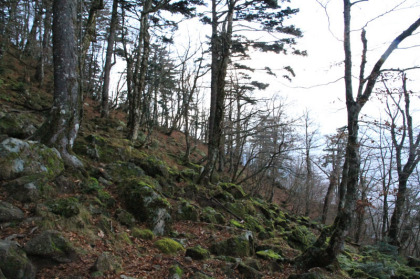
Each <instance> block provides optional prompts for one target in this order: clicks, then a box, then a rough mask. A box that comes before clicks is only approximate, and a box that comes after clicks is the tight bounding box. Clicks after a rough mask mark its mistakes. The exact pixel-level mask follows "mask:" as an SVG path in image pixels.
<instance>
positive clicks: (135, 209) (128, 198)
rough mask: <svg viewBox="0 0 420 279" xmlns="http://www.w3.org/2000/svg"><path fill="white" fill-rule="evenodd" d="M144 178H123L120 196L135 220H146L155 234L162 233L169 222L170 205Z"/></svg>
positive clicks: (166, 229)
mask: <svg viewBox="0 0 420 279" xmlns="http://www.w3.org/2000/svg"><path fill="white" fill-rule="evenodd" d="M146 178H147V177H139V178H131V179H127V180H125V181H124V182H123V183H121V186H120V189H121V191H120V196H121V198H122V199H123V201H124V203H125V205H126V208H127V209H128V210H129V211H130V213H131V214H133V215H134V217H135V218H136V219H137V220H139V221H140V222H147V223H148V224H149V225H150V226H151V227H152V228H153V229H152V230H153V232H154V233H155V234H157V235H163V234H164V233H165V232H167V231H168V230H169V226H170V223H171V216H170V215H169V213H168V211H169V210H170V208H171V205H170V204H169V202H168V200H167V199H166V198H164V197H163V196H162V195H160V194H159V192H158V191H157V190H155V188H154V186H153V185H152V184H151V183H150V182H149V180H148V179H146Z"/></svg>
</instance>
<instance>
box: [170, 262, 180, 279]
mask: <svg viewBox="0 0 420 279" xmlns="http://www.w3.org/2000/svg"><path fill="white" fill-rule="evenodd" d="M183 274H184V271H183V270H182V269H181V268H180V267H179V265H177V264H176V265H173V266H171V267H170V268H169V279H181V278H182V275H183Z"/></svg>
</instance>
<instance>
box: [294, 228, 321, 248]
mask: <svg viewBox="0 0 420 279" xmlns="http://www.w3.org/2000/svg"><path fill="white" fill-rule="evenodd" d="M288 240H289V244H291V245H292V246H294V247H295V248H298V249H306V248H308V247H309V246H311V245H312V244H313V243H314V242H315V241H316V237H315V235H314V234H313V233H312V232H311V231H309V230H308V228H307V227H305V226H298V225H296V226H295V227H294V228H292V231H291V234H290V236H289V238H288Z"/></svg>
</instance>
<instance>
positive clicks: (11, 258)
mask: <svg viewBox="0 0 420 279" xmlns="http://www.w3.org/2000/svg"><path fill="white" fill-rule="evenodd" d="M0 271H1V272H2V273H3V275H4V276H5V278H14V279H15V278H16V279H32V278H35V275H36V270H35V267H34V265H32V263H31V262H30V260H29V259H28V258H27V256H26V253H25V252H24V251H23V250H22V249H20V248H19V247H18V246H17V245H16V244H15V243H14V242H9V241H5V240H0Z"/></svg>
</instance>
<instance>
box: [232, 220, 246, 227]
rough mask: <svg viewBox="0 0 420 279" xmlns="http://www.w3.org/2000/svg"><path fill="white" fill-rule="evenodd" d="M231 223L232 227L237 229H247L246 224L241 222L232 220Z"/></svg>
mask: <svg viewBox="0 0 420 279" xmlns="http://www.w3.org/2000/svg"><path fill="white" fill-rule="evenodd" d="M229 223H230V224H231V225H232V226H235V227H237V228H240V229H245V226H244V224H242V223H241V222H239V221H237V220H235V219H230V221H229Z"/></svg>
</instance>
